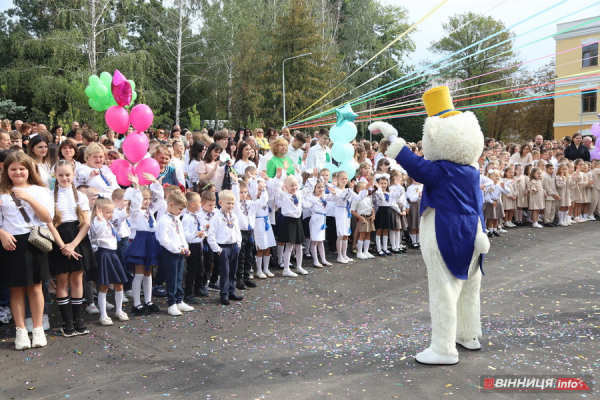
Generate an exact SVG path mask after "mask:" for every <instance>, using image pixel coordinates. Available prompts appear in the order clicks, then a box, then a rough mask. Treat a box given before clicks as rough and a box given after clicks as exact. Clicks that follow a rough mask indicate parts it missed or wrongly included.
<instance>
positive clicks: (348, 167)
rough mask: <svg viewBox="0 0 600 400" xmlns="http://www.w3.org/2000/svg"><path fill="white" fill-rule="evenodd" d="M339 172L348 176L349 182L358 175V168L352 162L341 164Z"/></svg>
mask: <svg viewBox="0 0 600 400" xmlns="http://www.w3.org/2000/svg"><path fill="white" fill-rule="evenodd" d="M339 170H340V171H344V172H345V173H347V174H348V180H350V179H352V178H354V175H356V166H355V165H353V164H352V162H351V161H350V160H348V161H345V162H343V163H341V164H340V166H339Z"/></svg>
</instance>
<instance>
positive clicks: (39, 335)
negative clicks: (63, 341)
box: [31, 327, 48, 347]
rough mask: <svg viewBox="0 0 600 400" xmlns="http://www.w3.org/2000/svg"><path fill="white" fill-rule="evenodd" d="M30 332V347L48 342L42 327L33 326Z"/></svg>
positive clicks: (40, 345) (42, 345)
mask: <svg viewBox="0 0 600 400" xmlns="http://www.w3.org/2000/svg"><path fill="white" fill-rule="evenodd" d="M32 334H33V339H32V340H31V347H44V346H46V345H47V344H48V341H47V340H46V334H45V333H44V328H43V327H39V328H33V332H32Z"/></svg>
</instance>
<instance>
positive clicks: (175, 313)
mask: <svg viewBox="0 0 600 400" xmlns="http://www.w3.org/2000/svg"><path fill="white" fill-rule="evenodd" d="M167 312H168V313H169V315H173V316H175V317H177V316H179V315H182V314H183V313H182V312H181V311H179V308H177V304H173V305H172V306H169V309H168V310H167Z"/></svg>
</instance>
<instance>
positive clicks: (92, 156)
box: [75, 143, 119, 198]
mask: <svg viewBox="0 0 600 400" xmlns="http://www.w3.org/2000/svg"><path fill="white" fill-rule="evenodd" d="M84 157H85V158H84V159H85V164H82V165H80V166H79V168H78V169H77V171H76V173H75V185H76V186H81V185H87V186H89V187H94V188H97V189H98V190H99V191H100V194H101V195H102V196H104V197H106V198H110V197H111V195H112V192H113V191H114V190H115V189H118V188H119V184H118V183H117V177H116V176H115V174H113V172H112V171H111V170H110V168H108V167H107V166H106V165H104V160H105V158H106V150H105V148H104V146H102V145H101V144H99V143H92V144H90V145H89V146H87V148H86V149H85V156H84Z"/></svg>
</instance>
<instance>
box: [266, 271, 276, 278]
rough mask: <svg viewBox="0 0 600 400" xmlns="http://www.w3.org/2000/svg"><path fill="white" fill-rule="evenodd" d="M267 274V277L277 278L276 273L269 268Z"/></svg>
mask: <svg viewBox="0 0 600 400" xmlns="http://www.w3.org/2000/svg"><path fill="white" fill-rule="evenodd" d="M265 275H266V276H267V278H275V274H274V273H272V272H271V271H269V270H266V271H265Z"/></svg>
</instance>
